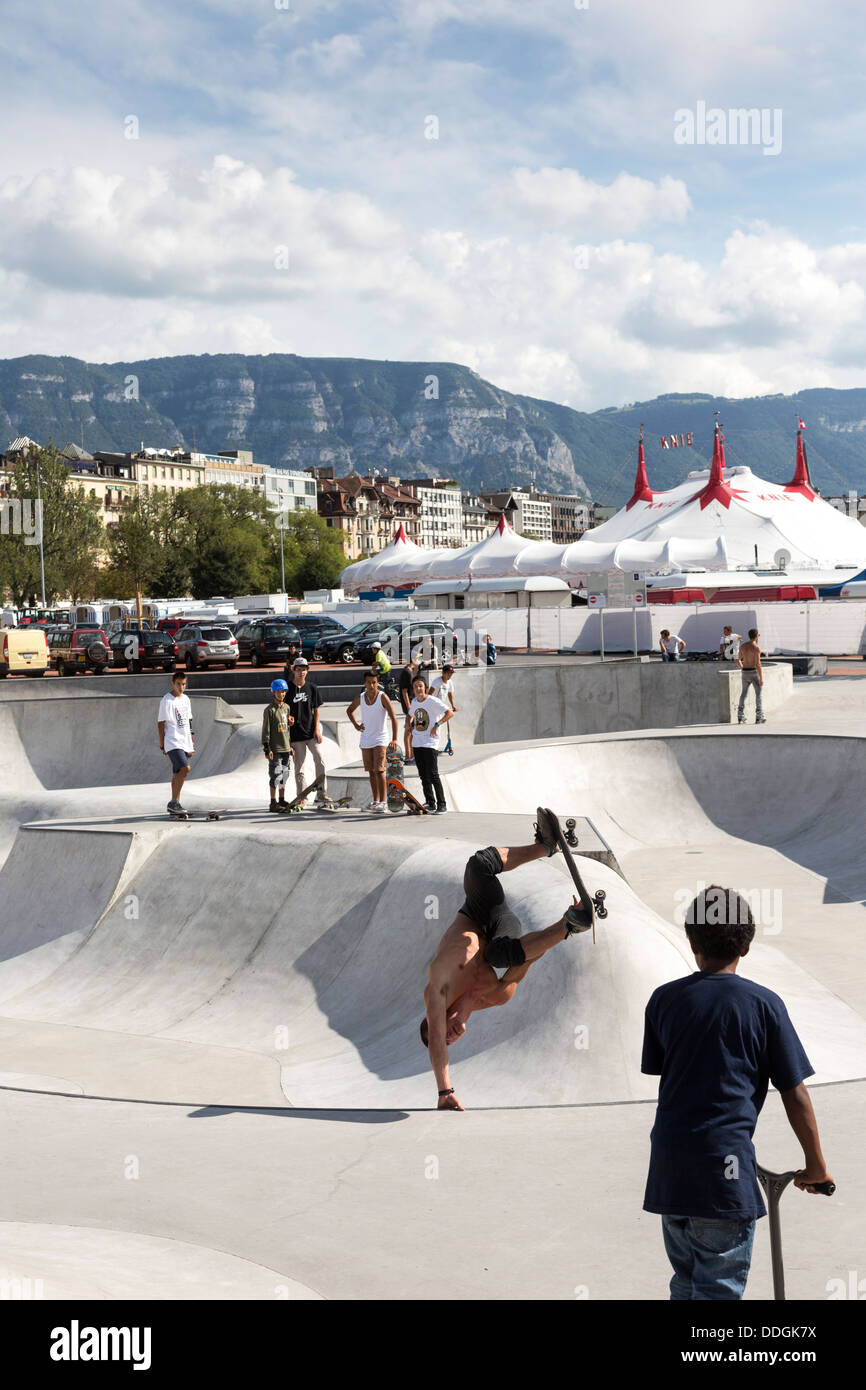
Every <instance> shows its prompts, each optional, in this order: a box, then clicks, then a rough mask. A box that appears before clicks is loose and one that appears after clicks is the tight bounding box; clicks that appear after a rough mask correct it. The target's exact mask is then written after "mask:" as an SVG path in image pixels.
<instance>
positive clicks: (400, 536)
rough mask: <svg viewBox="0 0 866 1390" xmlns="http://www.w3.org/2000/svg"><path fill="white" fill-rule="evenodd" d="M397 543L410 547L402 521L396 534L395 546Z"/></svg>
mask: <svg viewBox="0 0 866 1390" xmlns="http://www.w3.org/2000/svg"><path fill="white" fill-rule="evenodd" d="M397 541H402V542H403V544H404V545H408V544H409V542H408V541H407V540H406V531H405V529H404V527H403V523H402V521H401V522H400V525H399V526H398V527H397V530H396V531H395V532H394V544H395V545H396V543H397Z"/></svg>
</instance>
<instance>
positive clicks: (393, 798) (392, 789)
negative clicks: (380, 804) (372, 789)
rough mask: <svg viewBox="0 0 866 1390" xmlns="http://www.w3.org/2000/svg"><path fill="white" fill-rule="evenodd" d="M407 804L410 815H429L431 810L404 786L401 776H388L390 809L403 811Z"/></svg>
mask: <svg viewBox="0 0 866 1390" xmlns="http://www.w3.org/2000/svg"><path fill="white" fill-rule="evenodd" d="M404 806H405V808H406V810H407V811H408V812H409V814H410V816H429V814H430V812H429V811H428V810H427V807H426V806H425V805H423V803H422V802H420V801H419V800H418V798H417V797H415V796H413V795H412V793H411V792H410V791H409V790H408V789H407V788H406V787H404V786H403V783H402V782H401V781H400V779H399V777H389V778H388V810H389V811H402V809H403V807H404Z"/></svg>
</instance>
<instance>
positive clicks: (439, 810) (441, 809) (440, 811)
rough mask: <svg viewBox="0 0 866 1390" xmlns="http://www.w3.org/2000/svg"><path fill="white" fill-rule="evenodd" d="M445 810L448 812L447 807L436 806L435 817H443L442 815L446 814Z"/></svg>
mask: <svg viewBox="0 0 866 1390" xmlns="http://www.w3.org/2000/svg"><path fill="white" fill-rule="evenodd" d="M447 810H448V807H447V806H437V807H436V814H437V816H444V815H445V812H446V811H447Z"/></svg>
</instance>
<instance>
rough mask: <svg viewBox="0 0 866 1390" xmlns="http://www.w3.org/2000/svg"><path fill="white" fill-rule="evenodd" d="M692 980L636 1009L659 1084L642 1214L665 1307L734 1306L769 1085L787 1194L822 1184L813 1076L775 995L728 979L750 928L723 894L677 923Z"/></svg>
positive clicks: (760, 1212)
mask: <svg viewBox="0 0 866 1390" xmlns="http://www.w3.org/2000/svg"><path fill="white" fill-rule="evenodd" d="M685 927H686V935H687V936H688V939H689V945H690V946H691V948H692V950H693V951H694V954H695V960H696V961H697V964H698V969H697V971H696V972H695V974H693V975H688V976H687V977H686V978H685V979H681V980H672V981H671V983H670V984H667V985H662V986H661V987H660V988H659V989H657V990H656V991H655V993H654V994H653V995H652V997H651V999H650V1001H649V1003H648V1004H647V1007H646V1019H645V1027H644V1042H643V1057H642V1060H641V1071H643V1072H646V1073H648V1074H649V1075H651V1076H660V1077H661V1081H660V1082H659V1100H658V1109H657V1111H656V1121H655V1125H654V1126H653V1130H652V1134H651V1136H650V1139H651V1147H652V1152H651V1157H650V1167H649V1176H648V1178H647V1185H646V1195H645V1197H644V1211H653V1212H659V1213H660V1214H661V1218H662V1233H663V1236H664V1242H665V1250H666V1251H667V1255H668V1258H669V1260H670V1262H671V1264H672V1265H673V1269H674V1274H673V1278H672V1279H671V1283H670V1290H671V1298H672V1299H738V1298H742V1296H743V1290H744V1289H745V1287H746V1279H747V1278H748V1274H749V1265H750V1263H751V1258H752V1240H753V1238H754V1233H755V1220H756V1218H758V1217H760V1216H764V1215H765V1208H764V1202H763V1198H762V1197H761V1190H760V1188H759V1186H758V1178H757V1172H756V1160H755V1150H754V1147H753V1145H752V1135H753V1134H754V1132H755V1125H756V1124H757V1121H758V1115H759V1114H760V1111H761V1106H762V1105H763V1104H764V1100H765V1098H766V1095H767V1086H768V1084H769V1082H771V1081H772V1083H773V1085H774V1086H775V1087H776V1089H777V1090H778V1091H779V1092H780V1093H781V1096H782V1104H783V1105H784V1107H785V1111H786V1113H787V1116H788V1121H789V1123H790V1125H791V1128H792V1129H793V1131H794V1133H795V1135H796V1136H797V1138H798V1140H799V1141H800V1144H801V1146H802V1149H803V1156H804V1158H805V1165H806V1166H805V1168H804V1169H803V1170H802V1171H801V1172H800V1173H799V1174H798V1175H797V1177H796V1178H795V1179H794V1183H795V1186H797V1187H799V1188H802V1189H803V1190H804V1191H806V1192H814V1190H815V1189H814V1184H815V1183H822V1182H827V1181H829V1180H830V1174H829V1173H828V1172H827V1169H826V1166H825V1164H824V1156H823V1154H822V1153H821V1145H820V1141H819V1138H818V1126H817V1123H816V1120H815V1112H814V1111H813V1109H812V1102H811V1100H810V1099H809V1092H808V1091H807V1090H806V1087H805V1086H804V1085H803V1082H804V1080H805V1078H806V1077H807V1076H811V1075H812V1074H813V1068H812V1066H811V1065H810V1063H809V1059H808V1057H807V1056H806V1054H805V1052H804V1051H803V1047H802V1044H801V1042H800V1039H799V1038H798V1037H797V1034H796V1033H795V1031H794V1028H793V1026H792V1024H791V1020H790V1019H789V1017H788V1013H787V1010H786V1008H785V1005H784V1004H783V1003H782V1001H781V999H780V998H779V996H778V995H777V994H773V993H772V991H771V990H769V989H764V988H763V987H762V986H761V985H756V984H754V983H753V982H752V981H751V980H744V979H741V978H740V977H739V976H738V975H737V974H736V969H737V966H738V964H739V962H740V957H741V956H745V955H746V954H747V953H748V950H749V946H750V944H751V942H752V938H753V937H754V935H755V926H754V922H753V919H752V914H751V911H750V909H749V906H748V904H747V903H746V902H745V900H744V899H743V898H741V897H740V895H739V893H735V892H734V891H733V889H726V888H719V887H718V886H717V885H711V886H710V887H709V888H707V889H706V890H705V891H704V892H703V893H701V894H700V895H699V896H698V897H697V898H695V900H694V902H693V903H692V905H691V907H690V908H689V910H688V912H687V914H686V921H685Z"/></svg>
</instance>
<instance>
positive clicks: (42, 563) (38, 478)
mask: <svg viewBox="0 0 866 1390" xmlns="http://www.w3.org/2000/svg"><path fill="white" fill-rule="evenodd" d="M36 511H37V514H38V517H39V573H40V576H41V579H42V607H43V608H44V607H45V549H44V546H43V534H42V475H41V473H40V471H39V455H38V454H37V455H36Z"/></svg>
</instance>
